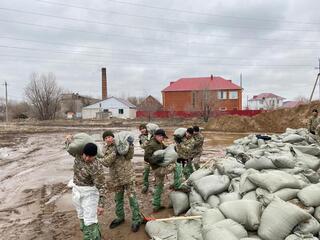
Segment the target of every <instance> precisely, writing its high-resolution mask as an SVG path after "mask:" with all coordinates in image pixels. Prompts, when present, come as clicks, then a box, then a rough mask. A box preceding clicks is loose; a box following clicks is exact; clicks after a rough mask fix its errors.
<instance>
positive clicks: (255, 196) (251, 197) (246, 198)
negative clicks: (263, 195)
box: [242, 191, 258, 201]
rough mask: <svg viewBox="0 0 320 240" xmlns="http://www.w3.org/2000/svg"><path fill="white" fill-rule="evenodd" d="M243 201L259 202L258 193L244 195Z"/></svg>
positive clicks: (252, 192)
mask: <svg viewBox="0 0 320 240" xmlns="http://www.w3.org/2000/svg"><path fill="white" fill-rule="evenodd" d="M242 199H243V200H253V201H258V199H257V195H256V191H251V192H247V193H246V194H245V195H243V197H242Z"/></svg>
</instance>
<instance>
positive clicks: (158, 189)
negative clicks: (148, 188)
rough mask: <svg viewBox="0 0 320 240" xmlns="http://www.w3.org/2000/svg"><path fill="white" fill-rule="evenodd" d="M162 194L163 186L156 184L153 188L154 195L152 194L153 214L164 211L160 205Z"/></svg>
mask: <svg viewBox="0 0 320 240" xmlns="http://www.w3.org/2000/svg"><path fill="white" fill-rule="evenodd" d="M162 193H163V184H158V185H156V186H155V189H154V193H153V200H152V205H153V212H159V211H160V210H162V209H164V206H162V205H161V195H162Z"/></svg>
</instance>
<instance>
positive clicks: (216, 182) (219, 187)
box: [194, 175, 230, 200]
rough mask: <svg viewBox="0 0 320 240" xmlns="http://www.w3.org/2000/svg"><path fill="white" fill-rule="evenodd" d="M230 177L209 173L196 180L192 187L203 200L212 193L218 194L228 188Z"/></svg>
mask: <svg viewBox="0 0 320 240" xmlns="http://www.w3.org/2000/svg"><path fill="white" fill-rule="evenodd" d="M229 184H230V179H229V178H228V176H225V175H222V176H215V175H209V176H206V177H203V178H201V179H199V180H197V181H196V182H195V183H194V187H195V189H196V190H197V192H198V193H200V195H201V196H202V198H203V199H204V200H207V199H208V197H210V196H211V195H214V194H219V193H222V192H224V191H225V190H227V189H228V187H229Z"/></svg>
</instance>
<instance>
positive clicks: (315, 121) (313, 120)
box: [308, 109, 320, 134]
mask: <svg viewBox="0 0 320 240" xmlns="http://www.w3.org/2000/svg"><path fill="white" fill-rule="evenodd" d="M319 123H320V119H319V117H318V110H317V109H313V110H312V115H311V117H310V118H309V120H308V130H309V132H310V133H312V134H316V133H317V127H318V126H319ZM318 129H319V128H318Z"/></svg>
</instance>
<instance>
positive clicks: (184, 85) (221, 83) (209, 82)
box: [162, 77, 241, 92]
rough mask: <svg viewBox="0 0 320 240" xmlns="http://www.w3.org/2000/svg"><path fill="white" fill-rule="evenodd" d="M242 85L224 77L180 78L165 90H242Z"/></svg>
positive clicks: (164, 90)
mask: <svg viewBox="0 0 320 240" xmlns="http://www.w3.org/2000/svg"><path fill="white" fill-rule="evenodd" d="M240 89H241V87H240V86H238V85H236V84H234V83H233V82H232V81H231V80H226V79H224V78H222V77H198V78H180V79H179V80H177V81H175V82H171V83H170V85H169V86H168V87H166V88H165V89H163V90H162V91H163V92H174V91H200V90H240Z"/></svg>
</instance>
